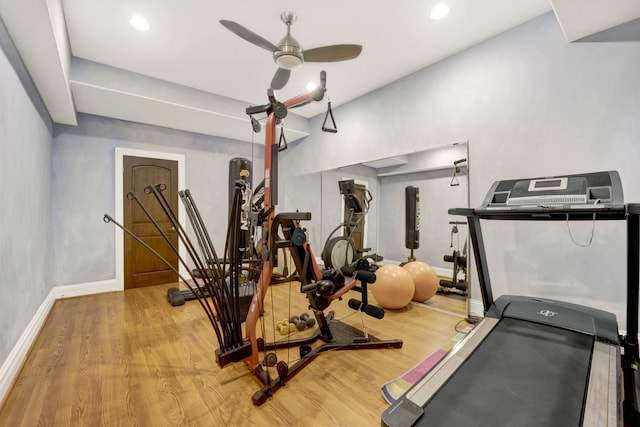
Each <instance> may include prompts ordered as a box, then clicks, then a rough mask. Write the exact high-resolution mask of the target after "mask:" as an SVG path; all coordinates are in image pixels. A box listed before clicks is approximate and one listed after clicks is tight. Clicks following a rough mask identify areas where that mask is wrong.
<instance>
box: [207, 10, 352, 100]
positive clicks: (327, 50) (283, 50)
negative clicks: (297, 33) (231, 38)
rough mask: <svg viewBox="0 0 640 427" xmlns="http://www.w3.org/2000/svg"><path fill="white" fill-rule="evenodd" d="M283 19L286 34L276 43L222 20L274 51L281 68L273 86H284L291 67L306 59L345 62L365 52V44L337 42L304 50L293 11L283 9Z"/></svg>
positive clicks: (281, 17)
mask: <svg viewBox="0 0 640 427" xmlns="http://www.w3.org/2000/svg"><path fill="white" fill-rule="evenodd" d="M280 19H281V20H282V22H284V24H285V25H286V26H287V34H286V35H285V36H284V37H283V38H282V40H280V41H279V42H278V44H277V45H275V44H273V43H271V42H270V41H268V40H266V39H264V38H262V37H261V36H259V35H257V34H256V33H254V32H253V31H251V30H249V29H247V28H245V27H243V26H242V25H240V24H238V23H236V22H233V21H227V20H225V19H222V20H220V23H221V24H222V25H224V26H225V27H226V28H227V29H228V30H230V31H231V32H233V33H234V34H236V35H237V36H239V37H241V38H243V39H245V40H246V41H248V42H249V43H253V44H255V45H256V46H258V47H261V48H263V49H266V50H268V51H269V52H271V53H273V60H274V61H275V63H276V64H277V65H278V70H276V73H275V75H274V76H273V79H272V80H271V88H272V89H276V90H278V89H282V88H283V87H284V86H285V85H286V84H287V82H288V81H289V76H290V75H291V70H292V69H294V68H296V67H299V66H300V65H302V64H303V63H304V62H338V61H346V60H349V59H353V58H356V57H357V56H358V55H360V52H361V51H362V46H361V45H359V44H336V45H331V46H323V47H317V48H315V49H309V50H303V49H302V46H300V43H298V41H297V40H296V39H295V38H293V36H292V35H291V25H293V24H294V23H295V22H296V15H295V14H294V13H293V12H282V14H280Z"/></svg>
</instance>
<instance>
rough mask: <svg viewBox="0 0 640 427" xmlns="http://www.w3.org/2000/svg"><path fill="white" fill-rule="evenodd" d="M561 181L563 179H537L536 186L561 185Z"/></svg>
mask: <svg viewBox="0 0 640 427" xmlns="http://www.w3.org/2000/svg"><path fill="white" fill-rule="evenodd" d="M561 183H562V181H560V180H559V179H554V180H548V181H536V184H535V187H536V188H553V187H560V184H561Z"/></svg>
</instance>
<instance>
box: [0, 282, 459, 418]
mask: <svg viewBox="0 0 640 427" xmlns="http://www.w3.org/2000/svg"><path fill="white" fill-rule="evenodd" d="M169 287H170V285H162V286H154V287H149V288H141V289H132V290H128V291H125V292H112V293H106V294H100V295H93V296H86V297H79V298H73V299H64V300H58V301H57V302H56V303H55V305H54V307H53V309H52V311H51V313H50V315H49V317H48V319H47V321H46V323H45V325H44V327H43V329H42V332H41V334H40V336H39V337H38V339H37V340H36V342H35V344H34V346H33V348H32V350H31V352H30V354H29V356H28V358H27V360H26V362H25V364H24V366H23V368H22V370H21V372H20V374H19V376H18V378H17V380H16V382H15V384H14V385H13V387H12V389H11V391H10V392H9V394H8V396H7V397H6V399H5V401H4V402H3V403H2V407H1V408H0V425H1V426H36V425H43V426H46V425H52V426H118V425H123V426H134V425H135V426H154V427H155V426H182V425H188V426H245V425H246V426H275V425H278V426H305V427H311V426H378V425H380V416H381V414H382V412H383V411H384V410H385V409H386V408H387V407H388V404H387V403H386V402H385V401H384V399H383V398H382V394H381V392H380V386H381V385H382V384H384V383H385V382H387V381H389V380H392V379H394V378H395V377H397V376H400V375H401V374H403V373H404V372H405V371H406V370H407V369H409V368H411V367H412V366H413V365H415V364H416V363H418V362H420V361H421V360H422V359H424V358H425V357H427V356H428V355H430V354H431V353H432V352H434V351H435V350H437V349H438V348H439V347H440V346H441V345H442V344H443V343H444V342H446V341H447V340H449V338H451V337H452V336H453V335H455V333H456V331H455V327H456V325H458V324H459V323H460V325H459V328H462V327H464V326H466V323H465V322H464V321H462V322H461V320H462V319H463V318H464V317H465V316H466V314H465V308H464V307H465V306H464V302H462V303H454V304H453V305H452V307H454V310H458V313H457V314H455V313H454V314H455V315H454V314H447V313H445V312H443V311H439V310H434V309H430V308H429V307H426V308H425V307H424V306H418V305H414V304H410V305H409V306H408V307H406V308H405V309H403V310H398V311H387V312H386V315H385V317H384V319H381V320H378V319H374V318H372V317H369V316H366V315H365V316H363V317H364V322H365V325H366V328H367V331H368V332H369V334H372V335H375V336H376V337H378V338H379V339H393V338H400V339H402V340H404V346H403V348H401V349H383V350H358V351H354V350H350V351H333V352H328V353H325V354H322V355H320V356H319V357H318V358H317V359H315V360H314V361H313V362H311V363H310V364H309V365H308V366H307V367H306V368H304V369H303V370H302V371H301V372H300V373H299V374H298V375H296V376H295V377H294V378H292V379H291V380H290V381H289V382H288V383H287V384H286V386H285V387H283V388H282V389H280V390H279V391H278V392H277V393H275V394H274V396H273V397H272V398H270V399H269V400H268V401H267V402H266V403H265V404H264V405H262V406H259V407H257V406H254V405H253V404H252V402H251V396H252V395H253V393H254V392H256V391H257V390H258V389H260V388H261V385H260V383H259V382H258V380H257V379H256V378H255V377H254V376H253V375H252V374H250V373H249V371H248V369H247V368H246V367H245V366H244V364H242V363H238V364H234V365H231V366H228V367H225V368H224V369H220V368H218V366H217V365H216V364H215V358H214V351H215V349H216V348H215V343H214V341H215V337H214V335H213V331H212V329H211V325H210V324H209V323H208V321H207V320H206V317H205V315H204V312H203V311H202V309H201V308H200V306H199V304H198V303H197V302H195V301H191V302H187V303H186V304H185V305H183V306H180V307H172V306H170V304H169V303H168V302H167V300H166V290H167V288H169ZM271 289H272V290H273V297H271V295H268V296H267V298H266V300H265V301H266V311H267V312H266V313H265V316H264V328H265V336H266V337H267V340H268V341H273V339H274V337H275V339H282V336H281V335H279V334H277V335H276V334H274V332H273V323H274V322H273V321H272V319H273V318H274V317H275V319H276V320H280V319H283V318H287V317H289V315H290V314H291V315H293V314H298V315H299V314H300V313H301V312H302V311H304V310H305V308H306V299H305V298H304V296H303V295H301V294H300V293H299V291H298V289H297V288H296V287H295V286H292V287H291V291H290V292H289V286H288V285H287V284H280V285H275V286H272V287H271ZM356 295H358V294H356ZM350 297H355V295H354V296H350V295H347V298H346V299H345V301H338V302H335V303H334V304H332V305H331V307H330V309H332V310H335V312H336V318H338V319H342V320H343V322H344V323H348V324H351V325H354V326H361V316H360V313H357V312H355V311H353V310H351V309H349V308H348V306H347V304H346V300H348V298H350ZM443 298H446V297H444V296H440V295H436V297H434V299H433V301H432V303H433V305H437V304H438V301H440V302H441V303H442V304H445V305H447V304H449V305H450V303H448V302H447V300H446V299H445V300H443ZM289 299H290V300H291V307H292V308H291V309H290V310H289V309H288V303H287V302H288V300H289ZM370 299H371V301H374V300H373V298H372V297H371V296H370ZM456 304H457V305H456ZM272 307H273V312H274V315H272V314H271V312H272ZM305 333H307V334H308V333H310V331H303V332H301V333H297V334H298V335H297V337H300V336H301V335H302V334H305ZM278 358H279V359H280V360H284V361H287V360H288V361H289V362H290V363H293V362H294V361H295V360H296V359H297V358H298V354H297V350H296V349H291V350H290V351H287V350H279V351H278ZM273 376H274V377H276V376H277V374H276V373H275V372H274V373H273Z"/></svg>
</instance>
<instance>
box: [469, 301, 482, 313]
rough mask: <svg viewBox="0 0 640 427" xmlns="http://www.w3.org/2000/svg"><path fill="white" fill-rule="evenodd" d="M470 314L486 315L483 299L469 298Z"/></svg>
mask: <svg viewBox="0 0 640 427" xmlns="http://www.w3.org/2000/svg"><path fill="white" fill-rule="evenodd" d="M469 315H470V316H476V317H484V305H482V301H480V300H477V299H469Z"/></svg>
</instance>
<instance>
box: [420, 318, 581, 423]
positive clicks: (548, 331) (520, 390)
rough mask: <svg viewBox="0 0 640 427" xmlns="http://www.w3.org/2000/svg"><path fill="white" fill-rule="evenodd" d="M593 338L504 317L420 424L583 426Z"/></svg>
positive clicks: (426, 409)
mask: <svg viewBox="0 0 640 427" xmlns="http://www.w3.org/2000/svg"><path fill="white" fill-rule="evenodd" d="M592 347H593V337H591V336H588V335H584V334H581V333H577V332H572V331H569V330H566V329H560V328H555V327H552V326H547V325H542V324H538V323H532V322H527V321H523V320H517V319H511V318H503V319H502V320H501V321H500V323H499V324H498V325H497V326H496V327H495V328H494V330H493V331H492V332H491V333H490V334H489V335H488V336H487V337H486V338H485V340H484V341H483V342H482V343H481V344H480V346H479V347H478V348H477V349H476V350H475V352H474V353H473V354H472V355H471V357H469V358H468V359H467V360H466V361H465V362H464V363H463V364H462V365H461V366H460V368H459V369H458V371H457V372H456V373H455V374H454V375H452V377H451V378H450V379H449V380H448V381H447V383H445V385H444V386H442V388H441V389H440V390H439V391H438V392H437V393H436V394H435V396H434V397H433V398H432V399H431V400H430V401H429V402H427V404H426V405H425V407H424V415H423V416H422V417H421V418H420V419H419V421H418V423H417V425H421V426H422V425H429V426H492V427H493V426H536V427H540V426H554V427H555V426H579V425H580V423H581V419H582V408H583V401H584V397H585V390H586V389H587V387H586V386H587V379H588V375H589V366H590V362H591V351H592Z"/></svg>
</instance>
